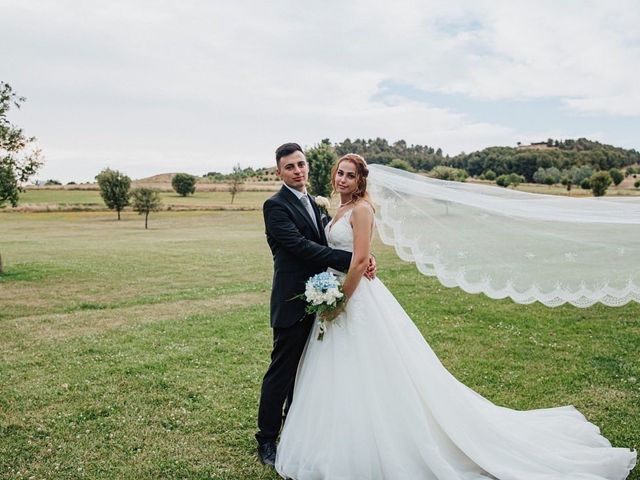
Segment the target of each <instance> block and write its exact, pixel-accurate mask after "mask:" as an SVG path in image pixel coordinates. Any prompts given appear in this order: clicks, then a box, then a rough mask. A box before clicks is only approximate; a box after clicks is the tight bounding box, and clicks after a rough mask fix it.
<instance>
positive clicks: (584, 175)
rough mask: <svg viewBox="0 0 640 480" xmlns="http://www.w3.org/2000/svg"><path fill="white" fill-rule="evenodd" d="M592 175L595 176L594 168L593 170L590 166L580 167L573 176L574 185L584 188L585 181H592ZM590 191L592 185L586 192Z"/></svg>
mask: <svg viewBox="0 0 640 480" xmlns="http://www.w3.org/2000/svg"><path fill="white" fill-rule="evenodd" d="M591 175H593V168H591V167H590V166H588V165H583V166H581V167H579V168H578V169H577V170H575V172H574V174H573V183H574V184H575V185H580V186H582V182H583V181H584V180H588V179H590V178H591ZM589 189H591V185H589V186H588V187H587V188H586V189H585V190H589Z"/></svg>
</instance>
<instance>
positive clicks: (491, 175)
mask: <svg viewBox="0 0 640 480" xmlns="http://www.w3.org/2000/svg"><path fill="white" fill-rule="evenodd" d="M484 178H485V180H491V181H492V182H493V181H494V180H495V179H496V172H494V171H493V170H487V171H486V172H484Z"/></svg>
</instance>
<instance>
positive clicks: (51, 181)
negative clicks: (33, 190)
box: [44, 179, 62, 186]
mask: <svg viewBox="0 0 640 480" xmlns="http://www.w3.org/2000/svg"><path fill="white" fill-rule="evenodd" d="M44 184H45V186H46V185H62V183H61V182H60V181H59V180H54V179H49V180H47V181H46V182H44Z"/></svg>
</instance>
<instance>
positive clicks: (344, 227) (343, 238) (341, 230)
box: [325, 209, 353, 252]
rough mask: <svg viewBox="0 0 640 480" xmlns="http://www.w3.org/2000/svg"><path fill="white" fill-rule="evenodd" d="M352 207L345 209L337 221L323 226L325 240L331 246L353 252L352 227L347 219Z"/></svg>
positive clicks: (349, 216)
mask: <svg viewBox="0 0 640 480" xmlns="http://www.w3.org/2000/svg"><path fill="white" fill-rule="evenodd" d="M352 212H353V209H350V210H347V211H346V212H345V213H344V215H342V216H341V217H340V218H339V219H338V220H337V221H335V222H333V221H332V222H330V223H329V224H328V225H327V226H326V227H325V234H326V236H327V242H328V243H329V246H330V247H331V248H337V249H339V250H345V251H347V252H353V228H351V223H349V219H350V218H351V213H352Z"/></svg>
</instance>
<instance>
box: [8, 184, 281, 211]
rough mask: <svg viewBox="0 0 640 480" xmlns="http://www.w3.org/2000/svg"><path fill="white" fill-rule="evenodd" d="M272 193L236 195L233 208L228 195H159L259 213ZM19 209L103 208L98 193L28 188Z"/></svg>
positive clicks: (197, 204) (190, 204)
mask: <svg viewBox="0 0 640 480" xmlns="http://www.w3.org/2000/svg"><path fill="white" fill-rule="evenodd" d="M273 193H274V192H269V191H265V192H253V191H250V192H240V193H239V194H237V195H236V197H235V199H234V201H233V205H232V204H231V195H230V194H229V193H228V192H196V194H195V195H190V196H188V197H181V196H180V195H178V194H177V193H175V192H161V193H160V197H161V198H162V202H163V203H164V204H165V205H175V206H183V207H193V208H198V207H202V208H212V207H217V208H226V207H231V206H236V207H245V208H254V209H261V208H262V203H263V202H264V201H265V200H266V199H267V198H268V197H270V196H271V195H273ZM20 205H95V206H98V207H101V208H105V209H106V207H105V205H104V202H103V201H102V197H100V192H99V191H98V190H63V189H60V190H58V189H37V188H31V189H28V190H27V191H26V192H24V193H23V194H21V195H20Z"/></svg>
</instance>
